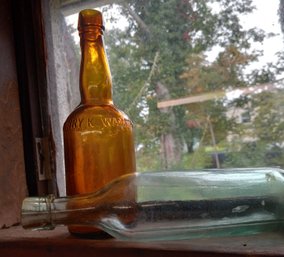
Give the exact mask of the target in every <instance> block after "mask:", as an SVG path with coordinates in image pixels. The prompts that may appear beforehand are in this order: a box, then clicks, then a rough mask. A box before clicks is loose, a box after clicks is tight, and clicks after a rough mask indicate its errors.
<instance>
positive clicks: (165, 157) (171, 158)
mask: <svg viewBox="0 0 284 257" xmlns="http://www.w3.org/2000/svg"><path fill="white" fill-rule="evenodd" d="M156 94H157V97H158V99H169V98H170V94H169V90H168V89H167V88H166V87H165V85H163V84H162V83H160V82H158V83H157V86H156ZM160 111H161V112H162V113H166V114H167V115H168V117H169V120H170V124H171V125H170V128H169V129H168V132H167V133H164V134H162V135H161V139H160V141H161V162H162V168H163V169H170V168H174V167H176V165H177V164H178V163H179V161H180V159H181V153H182V147H181V146H182V143H181V140H180V139H179V138H178V137H177V135H176V119H175V115H174V112H173V110H172V108H171V107H167V108H162V109H160Z"/></svg>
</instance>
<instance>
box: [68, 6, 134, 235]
mask: <svg viewBox="0 0 284 257" xmlns="http://www.w3.org/2000/svg"><path fill="white" fill-rule="evenodd" d="M78 30H79V34H80V44H81V52H82V59H81V68H80V93H81V103H80V104H79V106H78V107H77V108H76V109H75V110H74V111H73V112H72V113H71V114H70V115H69V117H68V118H67V120H66V121H65V123H64V127H63V132H64V152H65V169H66V189H67V195H76V194H85V193H91V192H95V191H97V190H99V189H101V188H102V187H103V186H104V185H105V184H107V183H108V182H110V181H111V180H113V179H115V178H117V177H119V176H121V175H124V174H127V173H133V172H135V153H134V140H133V128H132V123H131V121H130V120H129V118H128V117H127V116H126V115H125V114H124V113H123V112H122V111H120V110H118V109H117V108H116V107H115V106H114V104H113V101H112V82H111V74H110V70H109V66H108V61H107V57H106V53H105V49H104V43H103V30H104V27H103V21H102V14H101V13H100V12H99V11H96V10H83V11H81V12H80V14H79V22H78ZM69 231H70V232H71V233H76V234H89V233H96V232H98V231H97V230H95V229H94V228H88V227H79V226H72V227H69Z"/></svg>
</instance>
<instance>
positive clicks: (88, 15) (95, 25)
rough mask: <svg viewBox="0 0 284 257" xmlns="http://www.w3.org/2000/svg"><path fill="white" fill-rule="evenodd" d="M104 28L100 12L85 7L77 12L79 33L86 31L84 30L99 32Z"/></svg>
mask: <svg viewBox="0 0 284 257" xmlns="http://www.w3.org/2000/svg"><path fill="white" fill-rule="evenodd" d="M104 30H105V27H104V23H103V17H102V13H101V12H99V11H97V10H93V9H86V10H83V11H81V12H80V13H79V20H78V31H79V33H80V34H81V33H86V32H97V31H99V32H101V33H103V31H104Z"/></svg>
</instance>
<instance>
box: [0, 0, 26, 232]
mask: <svg viewBox="0 0 284 257" xmlns="http://www.w3.org/2000/svg"><path fill="white" fill-rule="evenodd" d="M10 2H11V1H9V0H0V6H1V8H0V53H1V58H0V124H1V126H0V228H3V227H7V226H11V225H13V224H15V223H18V222H19V221H20V207H21V202H22V200H23V198H24V197H25V196H26V194H27V188H26V180H25V170H24V154H23V144H22V127H21V117H20V106H19V95H18V82H17V74H16V62H15V52H14V41H13V27H12V26H13V24H12V17H11V4H10Z"/></svg>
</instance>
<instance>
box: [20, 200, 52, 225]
mask: <svg viewBox="0 0 284 257" xmlns="http://www.w3.org/2000/svg"><path fill="white" fill-rule="evenodd" d="M53 200H54V196H53V195H49V196H47V197H28V198H26V199H24V201H23V204H22V212H21V225H22V226H23V228H25V229H34V230H52V229H54V226H53V224H52V216H51V211H52V209H53V205H52V202H53Z"/></svg>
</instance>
